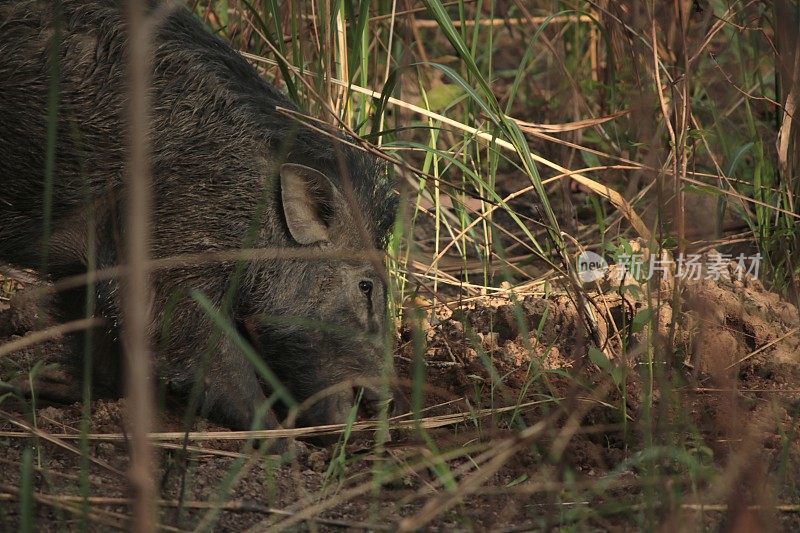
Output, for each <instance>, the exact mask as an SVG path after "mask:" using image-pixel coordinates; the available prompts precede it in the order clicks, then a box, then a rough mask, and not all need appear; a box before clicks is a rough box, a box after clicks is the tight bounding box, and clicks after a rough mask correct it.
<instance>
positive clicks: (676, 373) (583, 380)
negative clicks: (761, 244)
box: [0, 273, 800, 531]
mask: <svg viewBox="0 0 800 533" xmlns="http://www.w3.org/2000/svg"><path fill="white" fill-rule="evenodd" d="M605 288H606V289H608V288H609V287H608V285H606V287H605ZM611 288H613V287H611ZM672 288H673V287H672V286H671V284H669V283H666V282H662V283H661V285H660V286H659V287H658V289H659V290H652V291H649V294H648V291H647V290H646V287H640V292H639V294H638V297H634V295H633V294H630V293H628V294H625V295H624V297H623V295H621V293H620V291H619V290H608V291H607V292H606V293H605V294H600V293H599V292H597V291H595V292H594V293H591V294H593V296H592V301H590V302H589V304H588V307H589V308H591V309H593V313H592V314H593V316H594V319H592V320H593V321H594V323H595V324H596V326H595V329H596V333H595V335H594V339H595V341H599V342H600V344H599V345H600V346H601V347H602V348H603V350H602V352H604V354H605V356H606V357H607V359H603V357H601V356H599V355H595V356H594V357H587V355H586V354H587V342H588V339H590V338H592V335H591V334H587V333H586V332H587V327H586V325H585V324H586V321H584V320H583V319H582V318H581V316H582V315H581V313H578V312H577V310H576V305H575V303H574V302H573V301H572V300H571V299H570V298H569V297H567V296H558V295H555V296H549V297H547V298H543V297H541V296H540V295H536V294H529V295H526V294H523V293H521V292H520V293H514V294H512V293H510V292H508V293H500V294H497V295H494V296H492V297H483V298H478V299H474V300H472V301H460V302H458V301H457V302H454V303H451V304H449V305H445V303H444V302H428V301H424V300H419V301H418V302H417V304H418V306H419V309H418V310H417V311H418V312H419V313H420V314H421V315H422V319H421V320H420V321H418V322H415V323H414V324H411V323H404V324H403V325H402V327H401V329H400V334H399V339H398V344H397V350H396V365H397V369H398V372H399V374H400V376H401V377H406V378H409V377H411V376H413V375H414V374H415V373H416V372H424V373H425V376H426V377H425V382H426V383H427V385H428V388H427V390H426V391H425V394H424V398H423V401H424V405H425V407H426V408H427V409H426V411H425V412H424V413H423V415H424V416H425V417H426V418H425V420H428V421H429V422H430V424H429V426H430V427H428V428H427V429H426V430H425V432H424V433H422V432H420V431H419V430H413V429H412V430H397V431H394V432H393V434H392V440H391V442H388V443H386V444H384V445H382V446H378V447H376V446H374V445H373V443H372V441H371V438H372V434H371V433H359V434H356V435H353V436H351V438H350V439H349V441H348V443H347V445H346V451H347V453H346V455H342V454H341V453H340V450H339V448H336V447H326V448H318V447H315V446H314V445H313V444H310V443H306V442H302V441H297V442H296V443H295V445H294V447H293V452H294V453H293V455H294V456H293V457H292V458H291V459H288V460H286V461H285V462H284V464H280V462H279V461H278V460H277V459H276V458H275V457H274V456H271V455H265V454H264V453H263V452H260V451H258V450H254V449H253V448H252V446H250V445H249V444H246V443H243V442H242V440H241V439H239V440H221V439H201V440H193V441H191V442H189V447H188V449H187V450H185V452H184V451H183V450H182V444H183V442H182V441H181V439H172V440H164V441H160V442H159V443H158V445H157V446H156V450H157V458H158V463H159V465H160V469H159V473H158V479H157V482H158V487H159V491H160V494H159V497H160V498H161V499H162V500H164V501H162V506H161V507H160V515H159V521H160V523H161V524H162V525H164V526H165V527H166V528H177V529H180V530H183V529H194V528H198V527H200V528H201V529H202V527H203V526H213V527H214V528H215V529H217V530H220V531H240V530H244V529H247V528H249V527H255V528H256V529H263V528H266V527H276V528H284V527H291V528H293V529H300V530H305V529H309V530H319V531H326V530H334V529H341V528H345V529H354V530H355V529H369V530H382V529H391V530H394V529H397V528H398V527H406V528H414V527H417V526H418V527H419V528H422V527H423V526H424V528H425V529H427V530H431V531H445V530H448V531H449V530H493V531H523V530H530V529H536V530H541V529H551V528H554V527H557V526H558V525H561V524H569V523H571V524H575V525H577V526H579V527H580V528H582V529H612V530H628V529H638V528H641V527H644V526H647V525H648V522H647V520H650V519H652V517H653V516H655V517H656V518H657V520H658V522H659V523H661V524H663V525H664V527H666V528H667V529H668V530H672V529H673V528H679V529H682V530H687V529H688V530H695V529H706V528H710V529H716V528H722V529H726V530H732V531H747V530H753V528H770V529H772V528H780V529H786V530H791V529H796V528H798V527H800V520H798V510H800V507H798V504H800V492H799V491H798V486H797V480H798V479H800V475H798V474H800V472H798V468H799V467H800V466H799V465H800V461H798V459H800V448H798V444H797V439H796V430H797V417H798V414H800V402H798V399H799V398H800V336H798V335H797V332H798V327H800V319H799V318H798V312H797V309H796V308H795V307H794V306H793V305H791V304H790V303H788V302H786V301H783V300H782V299H781V298H779V297H778V296H777V295H775V294H773V293H771V292H769V291H767V290H765V289H764V288H763V287H762V286H761V284H760V283H759V282H758V281H755V280H752V279H744V280H738V279H736V276H735V275H731V274H730V273H728V275H726V276H723V279H721V280H719V281H702V282H690V283H686V284H685V286H684V287H682V289H681V292H680V294H681V298H680V309H676V307H675V301H674V300H673V299H672V294H673V291H672ZM434 304H435V305H434ZM23 307H24V306H23ZM644 309H654V311H653V313H652V314H650V315H647V314H641V312H642V310H644ZM31 313H32V311H31V309H30V308H15V307H13V306H12V307H9V303H8V302H0V324H2V325H1V326H0V332H1V333H0V335H2V337H0V346H2V345H3V344H5V343H7V342H15V341H20V340H24V339H25V337H26V336H28V335H31V334H32V333H31V332H29V331H24V330H25V329H26V328H27V327H29V326H30V325H31V324H33V323H35V318H32V317H31V316H30V314H31ZM412 314H413V313H412V312H411V311H410V310H409V311H408V313H407V315H412ZM640 314H641V315H640ZM637 315H640V316H645V317H647V316H649V317H650V318H651V320H649V321H644V322H642V321H637V320H634V317H636V316H637ZM648 338H650V339H654V342H647V339H648ZM423 341H424V346H425V357H424V358H423V359H421V358H420V357H417V356H416V355H415V354H416V353H418V352H416V351H415V348H414V347H415V346H418V345H419V344H420V342H423ZM623 345H624V347H625V349H624V350H623V349H622V348H623ZM650 346H655V347H654V348H650ZM623 353H624V354H625V355H620V354H623ZM62 356H63V354H62V353H61V345H60V343H59V340H58V339H54V340H50V341H47V342H45V343H44V344H38V345H37V346H36V347H28V348H24V349H22V350H20V351H16V352H14V353H11V354H9V355H6V356H3V357H2V358H0V363H1V365H0V370H2V372H3V378H4V379H10V378H12V377H13V376H14V375H15V374H16V375H19V374H20V373H24V372H27V371H29V370H30V369H31V368H33V367H34V365H35V364H36V362H37V361H39V362H40V361H49V362H56V363H57V362H58V361H59V358H60V357H62ZM620 376H623V377H624V379H622V378H620ZM622 382H624V383H626V385H625V386H620V385H619V383H622ZM650 390H652V395H650V394H648V391H650ZM410 394H411V393H410ZM648 397H652V398H653V400H652V401H648V400H647V398H648ZM166 405H167V407H166V408H165V409H163V410H162V411H161V413H160V415H159V419H158V421H157V430H158V431H159V432H170V431H179V430H180V428H181V416H182V410H181V405H180V404H179V403H177V402H176V401H175V400H174V399H173V400H170V399H168V400H167V402H166ZM514 406H518V407H517V408H514ZM506 407H509V408H508V409H504V408H506ZM82 412H83V406H82V405H81V404H80V403H76V404H70V405H60V404H43V403H40V404H37V406H36V408H35V409H34V410H31V409H30V408H29V407H26V406H25V405H23V404H21V403H20V402H18V401H15V400H14V398H13V397H6V398H5V399H4V401H3V402H2V403H1V404H0V432H2V433H0V449H2V453H1V454H0V465H2V472H3V473H2V474H0V524H2V526H0V529H4V530H14V529H16V528H17V527H18V525H19V509H20V502H19V500H20V491H21V489H20V487H21V486H22V479H21V472H22V468H21V465H22V463H23V460H24V459H23V449H24V448H25V447H27V446H33V447H34V448H33V449H34V453H33V455H32V457H31V459H32V464H33V467H34V472H35V473H34V476H33V480H32V481H33V487H34V489H33V490H34V494H35V495H36V501H35V502H34V505H35V515H36V519H37V522H36V526H37V528H38V529H40V530H42V531H49V530H73V529H81V527H82V519H81V516H82V505H83V504H82V503H81V499H80V494H82V492H81V487H82V486H84V487H88V493H89V494H90V495H91V496H92V498H93V500H92V501H91V506H90V508H89V516H90V519H91V520H90V522H91V524H92V525H91V527H90V529H92V530H107V529H113V528H118V527H122V528H124V527H125V525H126V522H127V517H128V516H129V513H130V507H129V506H128V504H127V501H126V498H128V497H130V496H131V493H130V490H129V488H128V486H127V484H126V478H125V475H124V472H125V470H126V468H127V465H128V447H127V444H126V442H125V438H124V431H125V429H124V417H125V414H124V413H125V401H124V400H122V399H119V400H108V399H103V400H95V401H93V402H92V405H91V410H90V413H91V414H90V424H89V425H90V427H89V433H91V434H106V437H105V438H103V437H96V438H92V439H90V440H89V441H88V442H85V443H81V441H80V440H78V439H76V437H75V436H76V435H78V434H79V432H80V428H81V424H82V422H81V418H82ZM459 413H466V415H465V416H460V417H459V416H457V415H458V414H459ZM448 417H450V418H448ZM434 422H441V423H442V424H441V425H440V427H433V426H435V425H437V424H435V423H434ZM194 429H195V431H204V432H226V430H225V428H221V427H217V426H214V425H213V424H211V423H209V422H207V421H205V420H198V421H196V423H195V428H194ZM114 435H117V436H118V437H114ZM112 438H117V439H118V440H111V439H112ZM515 439H516V440H515ZM525 439H527V440H525ZM82 446H84V447H85V449H86V451H88V454H84V457H82V455H81V453H80V448H81V447H82ZM504 450H510V452H509V453H504ZM643 450H644V452H643ZM654 450H665V453H664V455H663V456H661V457H659V458H658V459H657V460H653V461H649V460H648V459H645V458H643V456H642V454H643V453H646V452H648V453H657V452H656V451H654ZM666 450H683V451H686V450H688V451H689V452H688V455H687V456H685V457H684V456H680V455H679V454H678V453H677V452H675V454H674V456H670V454H669V453H667V452H666ZM448 455H449V457H448ZM87 456H88V457H90V459H86V458H85V457H87ZM648 461H649V462H648ZM687 465H689V466H687ZM82 471H83V472H85V473H86V474H87V475H82V474H81V473H82ZM377 480H383V481H382V483H379V482H378V481H377ZM379 487H380V488H379ZM181 494H183V497H181ZM456 495H457V496H458V497H457V498H456V497H455V496H456ZM678 495H680V497H678ZM179 500H180V501H182V504H179ZM221 500H224V501H226V503H225V504H224V507H223V508H222V509H216V510H215V509H214V507H215V505H214V502H217V501H221ZM776 505H779V506H782V507H777V510H776V507H775V506H776ZM644 508H649V509H651V510H652V509H655V511H653V512H650V513H645V512H643V509H644ZM428 516H429V518H423V517H428ZM648 517H651V518H648ZM650 525H652V526H655V524H650Z"/></svg>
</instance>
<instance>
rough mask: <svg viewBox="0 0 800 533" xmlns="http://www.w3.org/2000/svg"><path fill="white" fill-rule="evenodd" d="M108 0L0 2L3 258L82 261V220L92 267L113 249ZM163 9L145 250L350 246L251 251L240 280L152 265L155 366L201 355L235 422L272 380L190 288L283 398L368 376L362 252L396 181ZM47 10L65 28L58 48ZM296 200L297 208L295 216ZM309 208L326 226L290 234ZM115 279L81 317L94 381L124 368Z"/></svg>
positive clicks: (63, 299) (117, 239) (67, 304)
mask: <svg viewBox="0 0 800 533" xmlns="http://www.w3.org/2000/svg"><path fill="white" fill-rule="evenodd" d="M121 4H122V2H121V1H114V0H95V1H78V0H63V1H62V2H54V1H52V0H42V1H32V0H23V1H19V0H17V1H5V0H0V191H2V198H0V261H7V262H10V263H12V264H16V265H18V266H23V267H32V268H41V267H42V265H43V264H44V265H45V266H46V269H47V275H49V276H50V277H51V278H52V279H54V280H58V279H59V278H62V277H64V276H68V275H73V274H80V273H82V272H85V271H86V269H87V262H88V257H89V254H88V249H87V236H88V235H90V234H92V233H94V234H95V235H96V238H95V243H94V244H95V245H96V248H97V253H96V258H97V264H96V267H97V268H104V267H109V266H112V265H115V264H118V263H120V262H121V257H120V253H119V250H122V249H123V247H122V244H121V239H123V238H124V236H125V228H124V227H123V224H122V218H121V213H123V211H124V210H123V209H122V207H123V206H122V205H121V202H124V196H125V194H124V188H123V175H124V172H125V168H124V162H125V161H126V146H127V145H128V143H127V140H126V130H127V128H126V125H125V120H124V117H125V109H126V102H127V98H128V94H127V91H126V87H127V86H128V84H127V83H126V80H125V76H126V34H125V21H124V17H123V15H122V13H123V10H122V9H121ZM150 4H151V6H150V7H151V9H153V8H154V7H155V3H154V2H151V3H150ZM56 6H60V7H59V8H58V11H57V10H56V9H57V8H56ZM164 12H165V13H167V14H168V16H167V18H166V19H165V20H163V21H160V22H159V24H158V26H157V31H156V35H155V37H154V41H153V43H154V44H153V49H154V56H155V57H154V63H153V65H154V68H153V77H152V94H151V102H152V113H151V115H152V116H151V136H150V144H151V150H152V161H151V168H152V177H153V185H152V186H153V194H154V199H155V205H154V210H153V213H152V220H153V236H152V250H151V253H152V255H153V256H154V257H156V258H160V257H167V256H170V255H176V254H185V253H202V252H209V251H220V250H231V249H238V248H241V247H245V246H247V247H251V248H257V247H272V248H274V247H298V246H304V247H306V248H309V249H317V248H326V249H328V250H330V249H333V250H336V249H342V250H353V252H352V260H348V261H338V262H337V261H323V260H304V261H299V260H295V261H277V260H262V261H253V262H249V263H247V264H245V265H244V267H243V271H242V273H241V276H239V277H238V278H237V277H236V276H235V275H234V272H235V270H236V268H237V267H236V264H235V263H221V264H220V263H217V264H213V265H198V266H193V267H181V268H172V269H168V270H161V271H157V272H155V273H153V276H152V278H153V279H152V285H153V295H152V298H151V300H152V315H153V318H152V320H153V322H152V331H153V339H152V340H153V344H154V346H156V347H157V350H156V352H157V353H156V357H157V367H158V372H159V377H160V378H161V379H163V380H164V381H165V382H167V383H169V384H170V386H172V387H173V388H175V389H176V390H178V391H182V392H184V393H188V392H189V391H190V389H191V388H192V386H193V384H195V382H196V381H197V380H198V379H199V376H198V371H199V368H200V367H201V361H202V359H203V354H204V353H210V354H211V355H210V363H209V364H210V366H209V369H208V372H207V375H206V377H205V378H204V379H203V382H202V383H203V387H202V389H203V396H202V398H203V408H204V410H205V412H207V413H208V414H209V416H211V417H212V418H214V419H216V420H218V421H221V422H223V423H225V424H227V425H229V426H231V427H234V428H249V426H250V424H251V419H252V415H253V413H254V410H255V409H256V408H257V406H258V405H259V404H261V403H262V402H263V401H264V400H265V399H266V396H267V395H268V394H269V392H270V391H269V390H268V388H267V387H266V386H265V384H264V383H262V382H261V381H260V380H259V379H258V378H257V376H256V374H255V372H254V370H253V368H252V367H251V365H250V363H249V362H248V361H247V360H246V359H245V357H244V356H243V355H242V354H241V353H240V352H239V351H238V350H237V349H236V348H235V347H234V345H233V343H232V342H231V341H230V340H229V339H228V338H227V337H226V336H225V335H222V334H219V332H216V333H215V331H214V327H213V326H212V321H211V319H210V318H209V317H208V316H207V315H206V314H205V313H204V312H203V311H202V310H201V309H200V308H199V306H198V305H197V304H196V303H195V301H194V300H193V299H192V298H191V297H190V296H189V293H190V291H191V290H198V291H201V292H202V293H204V294H205V295H206V296H207V297H208V298H209V299H210V300H211V301H212V302H213V303H214V304H215V305H216V306H218V307H219V308H220V309H225V308H226V307H227V312H228V314H229V315H230V317H231V319H232V320H233V321H234V322H236V325H237V326H239V328H240V330H241V331H248V332H250V333H252V335H251V338H252V340H253V341H254V343H255V344H256V345H258V346H259V347H260V348H259V349H260V350H261V356H262V357H263V359H264V360H265V361H266V362H267V364H268V365H269V366H270V367H271V368H272V369H273V370H274V371H275V372H276V373H277V375H278V376H279V377H280V379H281V380H282V381H283V383H284V384H285V385H286V386H287V388H288V389H289V391H290V392H291V393H292V394H293V395H294V397H295V399H296V400H297V401H302V400H303V399H305V398H307V397H309V396H310V395H312V394H314V393H315V392H317V391H319V390H321V389H323V388H325V387H327V386H330V385H333V384H335V383H337V382H340V381H342V380H346V379H353V378H376V377H378V376H380V375H381V374H382V372H383V371H384V369H383V368H382V366H383V361H384V355H383V351H384V349H383V341H384V337H385V330H386V323H385V304H386V278H385V273H384V272H382V270H381V268H379V267H378V266H376V265H375V264H374V263H373V262H371V261H369V260H367V259H363V258H362V257H361V256H360V255H359V253H358V251H359V250H370V249H373V248H381V247H382V246H383V245H384V242H385V238H386V235H387V233H388V231H389V228H390V226H391V223H392V220H393V217H394V210H395V205H396V199H395V197H394V194H393V192H392V183H391V182H390V179H389V177H388V173H387V169H386V167H385V166H384V165H382V164H381V163H380V162H379V160H377V159H376V158H375V157H373V156H371V155H368V154H367V153H365V152H364V151H362V150H358V149H356V148H353V147H350V146H348V145H347V144H345V143H341V142H336V141H335V140H334V139H332V138H331V137H330V136H328V135H324V134H321V133H319V132H317V131H314V130H313V129H311V128H307V127H304V126H302V125H300V124H298V123H297V122H296V121H293V120H291V119H289V118H287V117H286V116H285V115H283V114H281V113H279V112H277V111H276V110H275V107H276V106H280V107H284V108H289V109H294V106H293V105H292V104H291V103H290V102H289V101H288V100H287V99H286V98H285V97H284V96H283V95H282V94H281V93H280V92H279V91H278V90H277V89H275V88H274V87H272V86H270V85H269V84H267V83H266V82H264V80H262V79H261V78H260V77H259V75H258V74H257V72H256V71H255V70H254V69H253V68H252V67H251V66H250V65H249V64H248V63H247V62H246V61H245V60H244V59H242V57H241V56H240V55H239V54H237V53H236V52H235V51H234V50H232V49H231V48H230V46H229V45H228V44H227V43H225V42H224V41H222V40H221V39H219V38H218V37H216V36H214V35H213V34H212V33H211V32H209V31H208V30H207V29H206V28H205V27H203V25H202V24H201V23H200V22H199V21H198V20H196V19H195V17H194V16H193V15H192V14H191V13H190V12H189V11H187V10H185V9H183V8H176V9H172V10H164ZM56 13H59V14H58V16H57V15H56ZM56 17H57V18H58V20H59V22H58V24H59V26H60V29H59V35H60V42H59V43H58V45H57V48H56V50H55V54H53V53H52V48H51V47H52V46H53V44H54V43H53V36H54V35H55V32H54V29H53V28H54V20H55V18H56ZM51 57H57V58H58V60H59V65H58V69H59V73H60V74H59V80H58V89H59V107H58V129H57V144H56V150H55V169H54V175H53V196H52V198H53V200H52V211H51V212H52V224H51V228H52V233H51V236H50V239H49V246H47V247H46V250H47V253H46V254H43V251H44V250H45V243H44V241H43V236H44V235H45V232H44V230H43V225H44V223H45V212H46V208H45V203H44V198H45V154H46V150H47V127H48V119H47V117H48V91H49V90H50V84H51V75H50V72H51V64H50V59H51ZM338 158H342V160H343V162H344V164H343V165H341V166H340V165H339V162H338ZM285 162H288V163H297V164H300V165H303V166H302V167H299V166H298V167H296V169H300V170H299V172H300V174H302V175H300V176H298V175H295V174H293V173H292V172H288V171H287V168H290V167H291V165H287V166H285V167H284V166H282V165H283V163H285ZM292 168H294V167H292ZM340 168H344V169H346V172H347V176H340V173H339V169H340ZM315 170H316V172H315ZM304 172H305V174H303V173H304ZM320 173H321V174H320ZM322 175H324V176H322ZM283 179H286V180H288V181H285V182H283V183H284V185H282V180H283ZM292 180H294V181H292ZM298 180H299V181H298ZM304 180H305V181H304ZM328 180H329V181H328ZM294 183H300V184H301V186H300V188H299V189H297V190H298V191H299V192H298V194H300V195H302V194H305V195H306V196H307V198H308V205H310V206H311V207H309V208H308V209H309V211H308V212H306V211H304V209H303V206H302V205H299V207H298V206H295V207H297V209H299V212H300V214H299V215H298V214H297V213H298V210H297V209H295V210H294V211H292V210H291V209H289V207H287V204H288V203H289V202H290V200H288V199H286V197H284V199H283V200H282V197H281V194H282V193H284V194H286V191H285V190H284V189H286V188H287V187H288V186H289V185H292V184H294ZM347 183H350V184H351V185H349V186H348V185H347ZM303 184H304V186H302V185H303ZM329 184H332V187H330V190H328V189H326V187H327V186H328V185H329ZM350 187H352V193H350V194H348V190H349V189H350ZM350 198H354V200H355V203H356V205H355V206H353V207H354V209H357V210H358V213H353V211H352V210H351V209H350V202H348V201H346V199H348V200H349V199H350ZM295 199H296V198H295ZM90 214H93V215H92V216H93V218H92V216H90ZM356 215H357V216H356ZM293 216H300V217H301V219H300V222H296V223H295V225H294V226H292V227H290V226H291V225H292V224H291V220H290V219H291V218H292V217H293ZM303 216H305V217H306V218H302V217H303ZM309 217H310V218H309ZM309 220H310V221H311V224H312V226H313V227H312V228H311V229H312V230H315V231H316V233H315V234H314V235H317V236H318V235H319V234H322V235H323V238H318V239H317V240H316V241H315V242H307V243H304V244H300V243H301V242H303V241H304V239H306V238H307V237H305V236H304V235H306V234H304V233H302V232H303V231H305V230H307V229H308V227H306V226H303V224H305V223H306V222H308V221H309ZM90 224H92V229H93V232H90V231H89V229H90V228H89V225H90ZM315 224H316V225H315ZM358 225H360V226H363V227H358ZM312 236H313V235H312ZM365 236H367V240H368V241H369V242H364V240H365V239H364V237H365ZM248 239H249V240H248ZM312 240H313V239H312ZM365 282H366V284H365ZM118 287H119V282H118V281H110V282H103V283H100V284H98V286H97V287H96V297H95V298H94V307H95V310H96V311H95V312H96V314H97V315H98V316H101V317H103V318H104V319H105V322H106V324H107V327H106V328H105V329H103V330H102V331H95V332H94V334H93V341H92V342H93V347H94V351H93V357H94V360H95V363H96V364H95V374H96V377H95V379H97V380H99V382H100V384H101V385H104V386H106V387H110V388H114V387H116V384H117V380H118V379H119V376H118V371H117V370H116V369H117V368H119V364H118V361H117V360H118V358H119V356H118V353H119V346H118V338H119V332H118V328H119V327H120V326H121V324H122V322H124V317H123V316H121V314H120V311H119V309H120V302H119V298H120V294H121V291H119V290H118ZM231 287H233V290H232V294H233V297H232V298H230V299H229V300H230V301H227V302H226V294H227V293H228V292H229V291H231ZM370 287H371V288H370ZM84 294H85V289H80V290H77V291H73V292H67V293H63V294H60V295H59V296H58V301H57V303H56V305H57V308H58V313H59V318H60V319H61V320H69V319H73V318H76V317H80V316H83V313H85V308H86V302H85V298H84ZM323 324H324V327H323V326H321V325H323ZM245 326H246V327H245ZM73 348H74V350H75V352H76V354H80V353H82V352H83V339H81V338H76V339H73ZM209 350H210V351H209ZM352 401H353V400H352V391H347V392H346V393H339V394H337V395H333V396H331V397H330V398H328V399H326V400H323V401H322V402H320V403H319V404H317V407H316V408H315V409H312V410H311V412H310V413H309V414H308V415H307V416H306V417H305V418H303V419H301V422H304V423H307V424H308V423H335V422H341V421H343V420H344V416H345V414H346V412H347V411H348V410H349V409H350V407H351V405H352ZM271 423H274V418H271V420H270V421H268V425H269V424H271Z"/></svg>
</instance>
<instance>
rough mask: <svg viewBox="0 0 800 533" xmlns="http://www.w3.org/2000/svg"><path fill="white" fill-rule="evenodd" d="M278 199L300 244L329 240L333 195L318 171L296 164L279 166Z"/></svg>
mask: <svg viewBox="0 0 800 533" xmlns="http://www.w3.org/2000/svg"><path fill="white" fill-rule="evenodd" d="M280 175H281V201H282V202H283V214H284V216H285V217H286V224H287V225H288V226H289V233H291V234H292V238H293V239H294V240H295V241H297V242H298V243H299V244H314V243H317V242H324V241H329V240H330V237H329V235H328V224H329V223H330V220H331V217H332V215H333V201H334V196H335V194H336V189H335V188H334V186H333V184H332V183H331V181H330V180H329V179H328V178H327V177H326V176H325V174H323V173H322V172H319V171H318V170H314V169H313V168H309V167H307V166H304V165H297V164H295V163H285V164H283V165H281V170H280Z"/></svg>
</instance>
